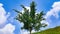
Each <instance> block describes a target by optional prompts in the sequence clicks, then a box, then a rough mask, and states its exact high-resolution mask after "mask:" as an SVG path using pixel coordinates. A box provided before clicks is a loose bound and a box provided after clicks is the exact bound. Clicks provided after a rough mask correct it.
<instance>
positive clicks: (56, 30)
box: [33, 26, 60, 34]
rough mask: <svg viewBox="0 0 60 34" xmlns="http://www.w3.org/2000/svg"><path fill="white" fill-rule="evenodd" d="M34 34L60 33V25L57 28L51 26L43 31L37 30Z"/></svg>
mask: <svg viewBox="0 0 60 34" xmlns="http://www.w3.org/2000/svg"><path fill="white" fill-rule="evenodd" d="M33 34H60V26H58V27H55V28H50V29H47V30H44V31H41V32H36V33H33Z"/></svg>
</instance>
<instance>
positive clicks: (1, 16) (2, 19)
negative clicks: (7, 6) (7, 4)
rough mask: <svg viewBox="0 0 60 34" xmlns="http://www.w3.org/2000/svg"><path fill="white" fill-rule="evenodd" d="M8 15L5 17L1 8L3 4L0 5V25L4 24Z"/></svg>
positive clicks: (4, 12)
mask: <svg viewBox="0 0 60 34" xmlns="http://www.w3.org/2000/svg"><path fill="white" fill-rule="evenodd" d="M8 16H9V14H7V15H6V11H5V10H4V8H3V4H1V3H0V25H1V24H3V23H5V22H6V20H7V18H8Z"/></svg>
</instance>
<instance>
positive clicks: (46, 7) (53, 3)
mask: <svg viewBox="0 0 60 34" xmlns="http://www.w3.org/2000/svg"><path fill="white" fill-rule="evenodd" d="M34 1H35V3H36V9H37V11H36V12H37V13H38V12H40V11H42V10H43V11H44V12H45V13H46V15H45V18H46V22H47V24H49V25H48V26H47V27H46V28H51V27H55V26H59V25H60V5H59V4H60V0H34ZM31 2H32V0H0V6H1V4H3V6H1V7H0V15H1V16H0V17H1V18H0V30H1V32H3V30H4V32H5V31H8V30H6V29H7V28H12V30H9V31H8V33H10V34H13V33H14V34H23V31H22V30H21V29H20V28H21V26H22V24H20V23H19V22H18V21H17V20H15V19H14V17H15V16H16V15H17V13H16V12H14V11H13V10H12V9H17V10H19V11H22V7H21V6H20V5H21V4H22V5H24V6H27V7H29V6H30V3H31ZM2 21H3V22H2ZM9 26H10V27H9ZM21 31H22V32H21ZM1 32H0V33H1ZM4 32H3V34H4ZM24 33H25V31H24ZM6 34H7V33H6Z"/></svg>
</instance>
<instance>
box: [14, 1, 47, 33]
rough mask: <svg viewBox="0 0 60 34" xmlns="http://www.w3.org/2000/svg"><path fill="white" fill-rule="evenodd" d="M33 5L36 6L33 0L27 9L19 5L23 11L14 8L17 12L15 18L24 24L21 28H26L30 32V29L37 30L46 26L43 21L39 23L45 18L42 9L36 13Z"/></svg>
mask: <svg viewBox="0 0 60 34" xmlns="http://www.w3.org/2000/svg"><path fill="white" fill-rule="evenodd" d="M35 6H36V5H35V2H34V1H33V2H32V3H31V4H30V11H29V10H28V9H27V8H25V6H23V5H21V7H22V8H23V9H24V13H22V12H19V11H18V10H15V9H14V10H15V11H16V12H17V13H18V15H17V16H16V20H18V21H20V23H23V24H24V26H23V27H22V28H21V29H25V30H28V31H29V32H30V34H31V31H32V30H35V31H39V30H40V28H41V27H45V26H47V25H46V24H44V23H43V24H41V21H42V20H45V18H43V16H44V13H43V11H41V12H40V13H37V14H36V9H35Z"/></svg>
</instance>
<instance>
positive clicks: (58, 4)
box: [46, 1, 60, 18]
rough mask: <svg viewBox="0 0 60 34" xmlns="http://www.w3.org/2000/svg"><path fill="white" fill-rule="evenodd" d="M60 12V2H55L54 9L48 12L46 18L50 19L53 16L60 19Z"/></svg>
mask: <svg viewBox="0 0 60 34" xmlns="http://www.w3.org/2000/svg"><path fill="white" fill-rule="evenodd" d="M59 12H60V1H59V2H54V4H53V5H52V9H51V10H50V11H48V12H47V14H46V18H49V17H51V16H54V17H56V18H59V15H58V13H59Z"/></svg>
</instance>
